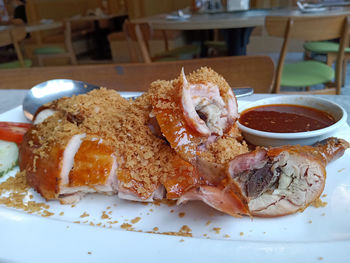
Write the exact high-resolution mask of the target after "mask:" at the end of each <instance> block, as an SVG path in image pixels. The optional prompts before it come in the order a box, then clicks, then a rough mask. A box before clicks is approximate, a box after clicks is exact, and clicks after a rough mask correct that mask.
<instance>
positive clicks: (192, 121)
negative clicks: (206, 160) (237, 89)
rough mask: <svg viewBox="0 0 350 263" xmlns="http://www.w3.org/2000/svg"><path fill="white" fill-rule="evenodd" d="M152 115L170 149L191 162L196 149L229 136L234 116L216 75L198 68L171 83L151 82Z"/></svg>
mask: <svg viewBox="0 0 350 263" xmlns="http://www.w3.org/2000/svg"><path fill="white" fill-rule="evenodd" d="M149 93H150V94H151V97H152V114H153V115H154V116H155V117H156V119H157V122H158V124H159V127H160V130H161V132H162V134H163V136H164V137H165V138H166V140H167V141H168V142H169V144H170V146H171V147H172V148H173V149H174V150H175V151H176V152H177V153H178V154H179V155H180V156H181V157H182V158H183V159H184V160H186V161H188V162H191V163H193V162H194V161H195V159H196V156H197V154H198V148H197V147H198V146H199V145H201V144H203V143H206V142H207V141H208V138H210V137H211V136H213V137H217V136H222V135H223V134H227V133H229V132H230V131H231V130H232V128H233V126H234V123H235V120H236V119H237V117H238V110H237V109H238V107H237V101H236V97H235V95H234V93H233V92H232V89H231V87H230V86H229V85H228V83H227V82H226V81H225V80H224V79H223V77H222V76H220V75H219V74H218V73H216V72H215V71H213V70H212V69H210V68H201V69H199V70H197V71H195V72H193V73H191V74H189V75H187V76H185V74H184V71H183V70H182V72H181V74H180V77H179V78H177V79H175V80H172V81H165V80H162V81H155V82H153V83H152V84H151V89H150V91H149Z"/></svg>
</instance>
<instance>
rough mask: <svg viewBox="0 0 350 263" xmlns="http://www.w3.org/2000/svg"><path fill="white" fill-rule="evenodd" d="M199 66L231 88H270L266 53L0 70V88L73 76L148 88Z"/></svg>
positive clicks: (111, 85)
mask: <svg viewBox="0 0 350 263" xmlns="http://www.w3.org/2000/svg"><path fill="white" fill-rule="evenodd" d="M202 66H208V67H211V68H213V69H214V70H215V71H216V72H218V73H219V74H221V75H222V76H223V77H224V78H225V79H226V81H227V82H228V83H229V84H230V86H231V87H251V88H253V89H254V92H256V93H268V92H270V91H271V86H272V80H273V75H274V65H273V62H272V60H271V58H270V57H267V56H243V57H220V58H208V59H193V60H182V61H170V62H155V63H151V64H145V63H133V64H119V65H118V64H108V65H79V66H61V67H44V68H31V69H23V70H4V71H3V72H2V71H0V79H1V82H0V88H2V89H4V88H5V89H29V88H31V87H32V86H34V85H36V84H38V83H40V82H43V81H46V80H49V79H58V78H66V79H75V80H81V81H85V82H88V83H91V84H95V85H99V86H103V87H107V88H111V89H116V90H119V91H147V90H148V88H149V86H150V83H151V82H153V81H155V80H158V79H165V80H171V79H174V78H176V77H178V76H179V75H180V70H181V67H184V70H185V73H186V74H188V73H190V72H192V71H193V70H195V69H198V68H200V67H202ZM13 79H16V82H14V81H13Z"/></svg>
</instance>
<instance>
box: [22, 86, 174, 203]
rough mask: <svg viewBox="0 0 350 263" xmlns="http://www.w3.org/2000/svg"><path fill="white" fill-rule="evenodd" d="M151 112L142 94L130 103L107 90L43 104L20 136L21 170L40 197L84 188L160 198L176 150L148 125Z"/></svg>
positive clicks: (75, 195)
mask: <svg viewBox="0 0 350 263" xmlns="http://www.w3.org/2000/svg"><path fill="white" fill-rule="evenodd" d="M148 108H149V109H148ZM149 111H150V102H149V101H147V99H146V98H140V99H139V100H138V101H135V102H133V104H132V103H131V102H129V101H127V100H125V99H124V98H122V97H121V96H120V95H119V94H118V93H116V92H115V91H114V90H106V89H100V90H95V91H92V92H90V93H89V94H86V95H79V96H74V97H72V98H63V99H60V100H57V101H55V102H53V103H50V104H48V105H45V106H44V107H42V108H41V109H40V110H39V112H38V113H37V114H36V115H35V120H34V123H35V125H33V126H32V128H31V129H30V130H29V131H28V132H27V134H26V135H25V136H24V140H23V143H22V145H21V147H20V160H19V164H20V169H21V170H22V171H25V173H26V176H27V181H28V183H29V184H30V185H31V186H32V187H33V188H34V189H35V190H37V191H38V192H39V193H40V194H41V195H42V196H43V197H44V198H46V199H47V200H50V199H58V200H60V201H61V203H74V202H77V201H79V199H80V197H81V196H83V195H84V194H86V193H105V194H118V196H119V197H120V198H124V199H129V200H136V201H153V200H154V199H162V198H163V197H164V194H165V193H164V187H163V185H162V183H161V181H162V180H163V179H162V178H163V177H164V175H167V174H169V175H171V174H172V173H173V171H172V166H171V164H170V160H171V159H172V157H173V156H175V153H174V152H173V150H171V148H170V147H169V146H168V144H167V143H166V142H165V141H164V140H163V139H160V138H157V137H156V136H154V135H153V134H152V132H151V130H150V129H149V127H148V126H147V123H148V121H149Z"/></svg>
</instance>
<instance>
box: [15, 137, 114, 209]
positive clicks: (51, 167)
mask: <svg viewBox="0 0 350 263" xmlns="http://www.w3.org/2000/svg"><path fill="white" fill-rule="evenodd" d="M34 134H35V133H34ZM85 137H86V135H85V134H77V135H74V136H73V137H71V138H70V139H67V140H66V141H63V142H62V141H61V142H58V143H56V144H51V145H47V146H46V147H45V148H44V150H43V151H41V152H37V151H36V149H38V148H39V147H38V142H37V140H36V139H35V136H33V133H28V134H27V135H26V136H25V138H24V142H23V145H22V147H21V148H20V159H19V165H20V169H21V170H25V171H26V175H27V181H28V183H29V185H30V186H32V187H33V188H34V189H35V190H36V191H38V192H39V193H40V194H41V195H42V196H43V197H44V198H45V199H46V200H53V199H57V200H59V201H60V202H61V203H63V204H67V203H76V202H78V201H79V200H80V199H81V197H82V196H84V195H85V194H87V193H104V194H115V193H116V192H117V176H116V169H117V162H116V157H115V156H114V151H113V150H112V149H111V148H110V147H109V146H108V145H105V144H103V143H102V140H100V139H93V140H91V139H84V138H85ZM29 141H32V143H29ZM31 144H32V146H30V145H31Z"/></svg>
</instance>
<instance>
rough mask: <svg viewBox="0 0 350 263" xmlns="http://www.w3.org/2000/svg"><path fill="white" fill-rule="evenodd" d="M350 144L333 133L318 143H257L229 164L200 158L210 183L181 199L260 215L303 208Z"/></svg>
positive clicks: (202, 171)
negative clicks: (328, 168)
mask: <svg viewBox="0 0 350 263" xmlns="http://www.w3.org/2000/svg"><path fill="white" fill-rule="evenodd" d="M347 148H349V143H348V142H346V141H345V140H342V139H337V138H329V139H327V140H325V141H322V142H320V143H318V144H316V145H314V146H282V147H276V148H270V149H268V148H258V149H257V150H255V151H252V152H249V153H246V154H242V155H239V156H237V157H235V158H234V159H233V160H231V161H230V162H229V163H228V165H226V167H225V166H222V165H217V164H213V163H208V162H203V161H202V160H200V159H198V160H197V170H198V172H199V173H200V175H201V177H202V178H205V180H206V181H207V184H206V185H198V186H197V187H194V188H193V189H190V190H189V191H187V192H186V193H184V194H183V195H182V196H181V197H180V199H179V203H181V202H184V201H188V200H202V201H204V202H205V203H207V204H209V205H210V206H212V207H214V208H216V209H218V210H220V211H222V212H225V213H228V214H231V215H250V216H258V217H277V216H284V215H288V214H292V213H295V212H297V211H302V210H304V209H305V208H306V207H308V206H309V205H310V204H311V203H312V202H313V201H315V200H317V199H318V198H319V197H320V195H321V193H322V191H323V189H324V186H325V180H326V165H327V164H328V163H329V162H331V161H332V160H335V159H338V158H340V157H341V156H342V155H343V154H344V152H345V150H346V149H347ZM228 193H230V195H234V196H235V198H236V199H235V198H233V197H232V196H229V195H228ZM228 197H229V198H228ZM237 200H238V202H237Z"/></svg>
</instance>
